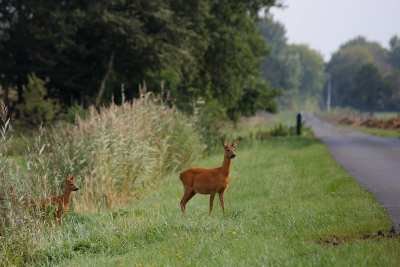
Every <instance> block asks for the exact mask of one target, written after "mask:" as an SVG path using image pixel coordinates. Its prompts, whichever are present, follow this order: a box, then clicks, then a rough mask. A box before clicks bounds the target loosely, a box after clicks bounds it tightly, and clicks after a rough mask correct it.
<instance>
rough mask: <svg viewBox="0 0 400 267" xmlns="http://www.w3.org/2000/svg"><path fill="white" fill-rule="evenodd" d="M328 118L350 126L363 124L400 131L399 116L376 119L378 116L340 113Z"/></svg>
mask: <svg viewBox="0 0 400 267" xmlns="http://www.w3.org/2000/svg"><path fill="white" fill-rule="evenodd" d="M328 120H329V121H334V122H337V123H340V124H347V125H352V126H365V127H369V128H378V129H385V130H396V131H399V132H400V117H393V118H390V119H378V118H360V117H355V116H349V115H340V116H334V117H329V118H328Z"/></svg>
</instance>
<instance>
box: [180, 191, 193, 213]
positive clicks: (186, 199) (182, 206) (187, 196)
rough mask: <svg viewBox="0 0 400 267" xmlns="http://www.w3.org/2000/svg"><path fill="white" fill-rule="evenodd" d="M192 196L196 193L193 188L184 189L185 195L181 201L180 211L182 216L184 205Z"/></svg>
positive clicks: (184, 210)
mask: <svg viewBox="0 0 400 267" xmlns="http://www.w3.org/2000/svg"><path fill="white" fill-rule="evenodd" d="M194 195H196V192H194V190H193V188H189V187H185V193H184V194H183V197H182V200H181V210H182V212H183V214H186V203H188V201H189V200H190V199H191V198H192V197H194Z"/></svg>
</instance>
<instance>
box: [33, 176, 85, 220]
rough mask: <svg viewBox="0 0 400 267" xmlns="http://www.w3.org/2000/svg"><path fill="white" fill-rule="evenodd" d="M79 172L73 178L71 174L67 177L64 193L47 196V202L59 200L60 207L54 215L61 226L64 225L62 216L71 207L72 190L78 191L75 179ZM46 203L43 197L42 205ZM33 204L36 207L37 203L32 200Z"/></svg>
mask: <svg viewBox="0 0 400 267" xmlns="http://www.w3.org/2000/svg"><path fill="white" fill-rule="evenodd" d="M77 175H78V174H75V175H74V176H73V177H72V178H70V176H69V174H68V175H67V178H66V180H65V189H64V194H63V195H61V196H52V197H51V198H46V202H47V203H51V202H57V203H58V209H57V211H56V212H55V213H54V217H55V218H56V221H57V223H58V225H59V226H62V222H61V217H62V216H63V214H64V213H65V212H67V210H68V209H69V202H70V201H71V193H72V191H78V190H79V188H78V187H77V186H76V184H75V179H76V176H77ZM44 205H45V202H44V201H43V199H40V206H41V207H43V206H44ZM31 206H32V207H33V208H36V206H35V203H33V201H32V200H31Z"/></svg>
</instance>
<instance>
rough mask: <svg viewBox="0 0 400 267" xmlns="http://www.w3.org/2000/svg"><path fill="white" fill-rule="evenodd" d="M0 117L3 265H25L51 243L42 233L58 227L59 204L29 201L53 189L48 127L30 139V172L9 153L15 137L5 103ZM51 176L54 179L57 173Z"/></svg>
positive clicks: (0, 257)
mask: <svg viewBox="0 0 400 267" xmlns="http://www.w3.org/2000/svg"><path fill="white" fill-rule="evenodd" d="M0 119H1V121H2V126H1V129H0V132H1V138H0V265H1V266H4V265H24V264H25V263H26V262H29V261H33V260H35V259H37V257H38V251H39V250H40V249H41V248H42V247H43V246H46V244H48V240H47V239H46V238H45V237H44V236H43V235H42V233H43V232H44V231H47V232H49V233H51V232H52V231H53V230H54V227H53V228H52V227H51V226H50V225H49V220H52V221H54V217H52V216H51V215H52V213H53V211H54V210H55V207H54V206H52V205H46V206H45V207H41V206H40V205H38V207H37V208H36V209H35V208H32V207H31V206H30V205H29V203H30V202H31V200H33V201H35V202H36V201H39V200H40V198H43V199H45V198H46V197H48V196H49V195H50V192H51V187H50V183H49V171H48V163H49V159H48V156H47V155H45V148H46V147H47V146H48V144H43V139H42V138H43V136H44V134H45V131H44V127H43V126H42V125H40V126H39V129H38V131H37V133H36V137H37V138H36V142H35V143H34V144H32V145H31V144H29V143H28V142H27V165H28V173H22V172H20V171H19V168H18V165H17V164H16V163H15V162H14V161H13V160H12V158H11V157H10V156H9V155H8V151H9V150H10V149H9V148H10V144H11V140H12V137H9V134H10V133H9V129H10V119H7V108H6V107H5V106H4V104H2V105H1V107H0ZM51 176H52V177H53V179H54V178H55V177H57V174H55V175H54V174H53V175H51ZM51 225H52V224H51ZM45 229H47V230H45Z"/></svg>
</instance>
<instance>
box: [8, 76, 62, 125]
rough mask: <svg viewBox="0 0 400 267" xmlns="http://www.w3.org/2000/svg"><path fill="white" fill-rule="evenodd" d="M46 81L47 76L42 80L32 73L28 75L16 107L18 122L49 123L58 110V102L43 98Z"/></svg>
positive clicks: (26, 123)
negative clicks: (21, 97) (20, 100)
mask: <svg viewBox="0 0 400 267" xmlns="http://www.w3.org/2000/svg"><path fill="white" fill-rule="evenodd" d="M48 82H49V79H48V78H47V79H46V80H42V79H40V78H38V77H36V75H35V74H34V73H32V74H31V75H28V85H26V86H25V85H24V86H23V90H24V92H23V94H22V96H23V99H24V101H23V103H21V104H19V105H17V107H16V109H17V110H18V112H19V119H18V121H17V123H18V124H22V125H28V126H34V127H36V126H38V125H39V124H41V123H42V122H43V123H44V124H45V125H49V124H50V123H51V122H52V121H53V120H54V118H55V116H56V114H57V113H59V112H60V110H61V107H60V105H59V104H58V103H56V102H55V101H53V100H52V99H50V98H48V99H45V96H46V87H45V86H46V84H47V83H48Z"/></svg>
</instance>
